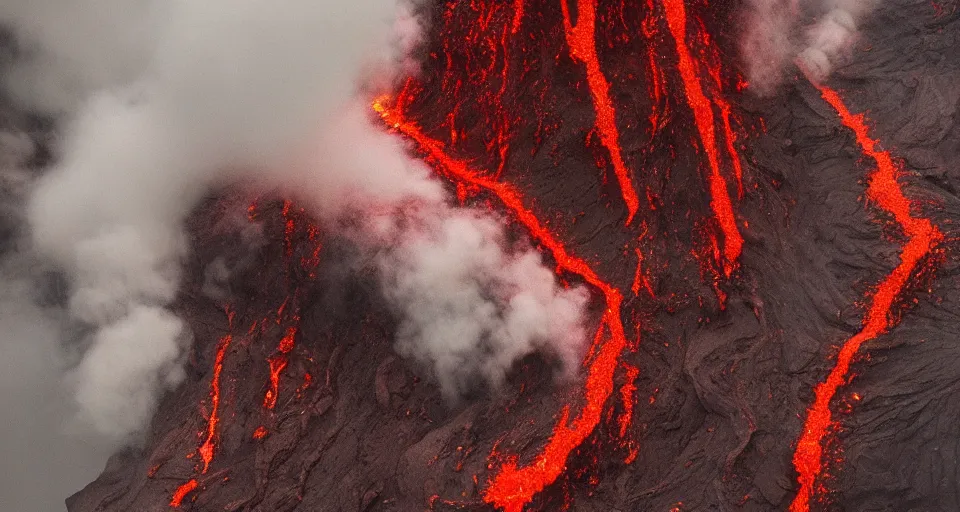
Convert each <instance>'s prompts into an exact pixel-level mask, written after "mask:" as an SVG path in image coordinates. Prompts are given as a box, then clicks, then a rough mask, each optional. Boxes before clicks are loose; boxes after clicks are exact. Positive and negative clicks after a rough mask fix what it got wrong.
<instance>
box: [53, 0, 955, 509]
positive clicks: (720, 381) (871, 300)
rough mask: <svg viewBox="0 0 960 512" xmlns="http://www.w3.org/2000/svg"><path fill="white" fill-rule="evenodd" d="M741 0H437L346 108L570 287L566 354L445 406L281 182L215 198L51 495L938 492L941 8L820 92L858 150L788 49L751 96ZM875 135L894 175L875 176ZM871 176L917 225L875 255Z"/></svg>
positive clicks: (526, 496)
mask: <svg viewBox="0 0 960 512" xmlns="http://www.w3.org/2000/svg"><path fill="white" fill-rule="evenodd" d="M737 12H738V11H736V9H735V7H734V6H722V5H719V4H718V5H704V4H703V3H690V4H688V5H686V6H685V5H684V4H683V3H681V2H680V1H679V0H667V1H663V2H650V3H639V2H619V1H612V0H610V1H606V0H605V1H597V2H594V1H591V0H580V1H577V2H574V1H572V0H571V1H569V2H567V4H564V3H563V2H562V1H554V0H536V1H532V0H526V1H525V0H516V1H514V2H494V1H492V0H488V1H483V0H476V1H473V2H457V1H446V2H437V5H436V6H435V9H434V10H433V13H432V15H433V23H432V27H433V28H432V31H431V34H430V37H429V38H428V41H427V43H426V47H425V48H424V49H423V59H422V67H423V70H422V74H421V75H420V76H418V77H417V78H412V79H410V80H407V81H406V82H404V83H400V84H398V86H397V90H396V92H395V94H393V95H391V96H390V97H385V98H380V99H378V100H377V101H376V102H375V104H374V105H373V107H374V108H372V109H371V116H374V117H375V116H377V115H378V114H379V115H380V117H381V118H382V120H383V121H384V130H390V131H393V132H395V134H396V136H397V137H402V138H405V139H407V140H408V141H409V143H410V151H411V154H413V155H416V156H418V157H422V158H424V159H425V160H426V161H427V162H428V163H429V164H431V166H433V167H434V168H435V170H436V171H437V173H438V174H440V175H441V176H443V177H444V178H446V179H447V180H448V181H449V183H450V187H451V188H452V189H455V190H456V191H457V194H458V196H459V199H460V201H462V202H465V203H469V204H476V205H483V206H485V207H487V208H490V209H492V210H494V211H497V212H501V213H502V214H503V216H504V218H505V219H506V221H508V222H510V223H511V225H512V226H514V228H515V233H516V235H517V236H518V237H523V236H527V237H529V238H530V239H531V241H532V243H533V244H534V245H536V246H537V247H539V248H540V249H541V250H542V252H543V254H544V256H545V258H546V259H547V260H548V261H552V262H553V263H555V264H556V267H557V272H558V275H559V276H560V277H561V278H562V279H564V280H566V281H568V282H570V283H586V284H587V285H588V286H590V287H591V288H592V289H593V290H594V292H595V293H594V294H593V304H594V305H595V308H594V313H595V314H594V315H593V321H594V322H595V327H596V329H597V336H596V340H595V342H594V345H593V346H592V348H591V349H590V352H589V353H588V355H587V357H586V358H585V361H584V367H583V370H582V372H581V376H580V378H579V379H578V380H576V381H575V382H570V383H557V382H555V379H554V378H553V376H552V372H551V366H552V362H551V361H550V360H549V359H548V358H544V357H539V356H534V357H529V358H527V359H525V360H524V361H522V362H521V363H520V364H518V365H517V366H516V368H515V371H514V372H513V373H512V374H511V376H510V379H509V385H508V386H506V387H505V389H503V390H501V391H500V392H498V393H490V392H486V391H478V392H477V393H476V394H475V395H474V396H470V397H466V398H465V399H464V400H463V401H462V402H461V403H459V404H457V405H454V406H451V405H448V404H445V403H444V402H443V400H442V399H441V396H440V393H439V391H438V389H437V387H436V386H435V385H434V384H433V383H432V382H431V380H430V379H429V378H428V377H427V373H425V372H424V371H423V370H422V369H421V368H418V367H416V366H415V365H413V364H412V363H411V362H409V361H406V360H404V359H401V358H399V357H398V356H396V355H395V353H394V352H393V349H392V339H393V334H394V330H395V328H396V319H395V318H394V317H393V315H392V313H391V311H390V310H389V308H387V307H386V305H385V304H383V302H382V299H379V298H378V293H377V284H376V282H375V280H374V279H373V277H372V272H371V267H372V265H371V264H367V263H364V262H362V261H360V262H358V261H357V260H356V257H355V254H353V252H352V250H351V248H350V246H349V244H347V243H345V242H344V241H342V240H340V239H338V238H337V237H336V236H335V234H332V233H331V234H325V233H323V232H322V231H321V230H320V229H319V228H317V227H315V226H313V225H312V224H311V222H310V219H308V218H307V217H306V216H305V215H304V213H303V212H302V211H301V210H300V209H299V208H298V207H297V206H296V205H295V204H290V203H285V202H283V201H282V200H279V199H278V200H271V199H269V198H261V199H258V200H255V201H254V200H253V199H251V198H248V197H246V196H244V195H243V194H242V193H237V194H235V195H231V194H224V195H223V196H221V197H217V198H211V199H210V200H209V201H207V202H206V203H205V204H204V205H203V206H202V207H201V208H199V209H198V210H197V211H196V213H195V215H193V217H192V219H191V221H190V230H191V233H192V234H193V237H194V239H195V247H196V248H197V249H196V250H195V251H194V256H193V258H194V260H193V261H192V263H191V267H190V268H191V271H190V274H191V276H192V278H191V279H189V280H188V281H189V282H188V284H187V286H186V287H185V289H184V291H183V292H182V294H181V297H180V299H179V301H178V306H177V310H178V313H180V314H181V315H183V316H184V317H185V318H188V319H190V321H191V327H192V329H193V331H194V333H195V344H194V348H193V353H192V358H191V364H190V375H189V377H188V379H187V382H186V383H185V384H184V385H182V386H181V387H180V388H179V389H178V390H177V391H176V392H172V393H169V394H168V395H167V396H166V397H165V398H164V399H163V401H162V403H161V405H160V408H159V411H158V412H157V414H156V416H155V418H154V421H153V425H152V428H151V430H150V432H149V434H148V437H147V440H146V442H145V444H144V446H143V447H142V448H139V449H131V450H128V451H125V452H123V453H119V454H117V455H116V456H114V457H113V458H112V459H111V461H110V462H109V464H108V466H107V468H106V469H105V471H104V473H103V475H102V476H101V477H100V478H99V479H98V480H96V481H95V482H93V483H91V484H90V485H89V486H88V487H87V488H85V489H84V490H82V491H81V492H79V493H77V494H76V495H74V496H72V497H71V498H70V499H68V501H67V505H68V509H69V510H70V511H71V512H87V511H106V510H109V511H128V510H137V511H141V510H142V511H149V510H168V509H170V508H173V507H178V508H180V509H183V510H196V511H213V510H231V511H238V510H251V511H253V510H264V511H291V510H310V511H354V510H357V511H408V510H428V509H432V510H478V511H479V510H491V509H496V508H500V509H504V510H508V511H520V510H562V509H569V510H578V511H579V510H582V511H591V510H597V511H610V510H638V511H639V510H730V509H738V510H784V509H787V508H788V507H791V506H792V507H793V509H794V510H808V509H813V510H956V509H958V508H960V495H958V485H960V484H958V480H957V478H956V474H957V471H958V468H957V457H956V454H957V451H958V450H960V446H958V442H957V439H958V438H957V436H956V432H955V428H954V425H956V423H957V420H958V418H960V399H958V398H957V396H958V395H957V394H956V393H955V389H956V386H957V385H958V382H960V364H957V361H958V360H960V348H958V347H957V345H956V344H955V339H956V336H955V335H956V333H957V327H956V321H957V313H958V309H957V308H958V304H960V302H958V301H960V295H958V292H957V290H958V289H960V286H958V284H960V279H958V269H957V266H956V263H955V261H956V259H955V258H954V257H953V254H954V253H953V252H952V251H953V248H954V246H955V244H954V240H955V236H954V230H955V224H954V222H953V221H954V219H956V218H957V217H958V214H960V200H958V196H957V188H956V187H957V180H958V179H960V174H958V171H957V169H956V167H955V165H954V163H953V160H954V158H955V156H956V155H957V154H958V153H960V147H958V144H960V130H958V129H957V127H956V125H955V122H954V112H955V111H956V108H957V102H958V99H960V85H958V84H960V41H958V40H957V37H956V34H957V33H960V32H958V28H960V13H958V11H957V9H956V6H955V5H953V4H949V5H947V4H934V5H931V4H930V3H928V2H917V1H913V0H895V1H891V2H886V3H884V4H882V5H879V6H878V9H877V10H876V11H875V12H874V13H873V15H872V17H871V18H870V19H869V20H868V21H867V22H866V25H865V26H864V27H862V38H861V40H860V41H859V43H858V45H857V46H856V48H855V50H854V52H853V54H852V57H851V60H850V63H849V64H848V65H846V66H844V67H842V68H840V69H838V70H837V71H836V72H835V73H834V75H833V77H832V78H831V79H830V80H829V81H828V82H827V83H826V84H824V88H823V91H826V92H827V93H829V91H838V94H839V96H837V97H838V98H839V99H840V101H842V102H843V105H844V108H846V109H848V110H849V112H850V113H851V114H857V113H864V112H866V113H867V118H866V121H865V123H866V125H867V130H866V131H867V132H868V133H867V135H869V137H872V138H873V139H875V140H877V141H879V143H878V144H877V145H876V147H873V148H868V147H865V145H864V140H863V139H862V138H860V139H858V137H856V136H855V130H854V129H853V128H855V126H856V125H855V124H851V123H852V121H851V119H852V117H850V118H846V119H844V118H842V117H841V115H840V113H839V112H838V108H837V105H836V104H831V103H830V102H828V101H826V98H827V96H828V94H823V93H822V92H821V90H818V88H817V87H815V86H814V85H812V84H810V83H809V82H807V81H806V80H805V79H804V78H803V77H802V75H800V74H799V73H797V74H796V75H795V76H793V77H791V78H790V80H788V81H787V83H786V85H784V86H783V87H782V88H781V89H780V90H779V91H778V93H777V94H776V95H775V96H773V97H769V98H766V99H758V98H757V97H755V96H753V95H752V94H751V93H750V88H749V86H748V85H747V84H745V83H744V82H743V80H742V78H740V75H739V73H738V68H739V64H738V62H739V60H738V59H739V57H738V53H737V51H736V48H737V41H736V38H737V36H738V34H737V30H736V29H735V28H736V27H737V22H738V19H739V18H738V14H737ZM826 87H829V89H827V88H826ZM374 110H376V112H375V111H374ZM883 151H889V152H890V153H889V155H891V156H892V158H893V160H892V162H893V163H894V164H895V165H896V166H897V167H896V169H894V170H895V173H894V177H895V179H894V180H893V184H892V185H891V184H890V183H889V182H885V183H886V185H884V187H881V188H883V190H880V191H879V192H877V191H876V190H875V189H872V188H870V187H871V183H881V181H882V180H881V176H880V175H879V174H878V173H877V171H876V169H877V168H878V166H879V167H882V165H880V163H879V159H880V158H883V157H878V156H877V155H879V154H886V153H883ZM877 186H878V187H879V186H880V185H877ZM896 193H900V194H902V195H901V196H897V197H903V198H904V199H903V200H899V199H898V200H896V201H892V202H893V203H896V204H899V205H901V206H902V205H903V204H906V208H907V209H906V211H907V212H908V217H910V218H913V219H919V220H918V222H920V220H923V219H925V220H928V221H929V222H930V226H931V227H932V229H934V230H935V233H936V235H937V236H933V235H932V234H933V233H934V231H927V232H926V234H927V235H930V238H929V240H927V243H925V244H923V247H921V248H920V249H919V250H918V257H917V261H916V264H915V265H912V266H911V267H910V268H908V269H905V271H906V274H905V275H903V276H900V277H902V279H900V278H897V279H900V281H897V280H896V279H894V278H895V277H897V275H895V274H896V272H895V269H897V268H898V265H901V264H902V263H903V261H905V256H904V254H905V251H906V250H907V249H905V248H906V247H907V245H908V244H909V243H910V239H911V236H910V235H911V233H910V232H909V230H908V229H907V230H905V225H904V223H903V222H902V219H901V218H900V217H898V216H896V215H895V214H894V212H893V211H892V210H891V208H890V207H889V204H890V201H887V202H886V203H885V202H884V199H883V198H884V197H887V198H889V197H893V196H896ZM884 194H887V195H886V196H885V195H884ZM891 194H893V196H891ZM904 201H906V203H904ZM238 215H239V216H247V218H246V219H244V220H243V222H241V223H239V224H238V223H237V222H235V221H233V220H231V219H235V218H236V217H237V216H238ZM244 222H249V224H250V225H251V226H254V227H256V228H257V229H260V230H262V236H260V237H259V238H258V239H259V240H261V242H260V243H259V244H251V243H249V240H248V239H247V238H245V237H244V235H243V231H244V230H243V229H241V228H238V227H237V226H239V225H241V224H243V223H244ZM225 226H227V227H225ZM741 241H742V245H741ZM218 258H219V261H220V262H222V263H223V265H224V266H225V267H226V268H228V269H229V270H230V272H228V273H226V274H224V275H228V276H229V277H228V278H226V279H223V280H221V282H218V283H213V285H215V286H212V283H211V273H210V271H209V268H210V264H211V262H213V261H215V260H217V259H218ZM901 267H902V265H901ZM891 276H893V277H891ZM212 288H216V293H211V289H212ZM884 290H886V292H884ZM881 292H884V293H887V292H889V293H892V296H893V299H894V300H893V301H892V304H890V305H889V307H884V306H883V304H882V302H883V297H884V295H883V294H882V293H881ZM889 293H888V294H889ZM213 297H216V298H213ZM874 307H876V308H879V313H877V314H879V315H881V317H880V318H881V320H882V321H881V322H880V324H881V325H882V329H880V330H881V331H885V332H881V333H875V334H877V335H875V336H870V337H869V339H866V340H865V341H864V344H863V346H862V347H860V349H859V350H858V351H856V353H855V354H853V356H852V366H851V367H850V369H849V371H845V372H841V374H840V376H839V379H840V384H841V385H840V386H839V388H838V390H837V391H836V393H835V394H833V395H832V396H829V397H827V400H826V404H827V408H826V409H825V411H826V412H832V415H830V416H829V417H828V418H827V419H826V420H824V421H825V422H826V423H825V424H824V425H822V427H823V428H822V429H820V430H822V435H816V436H814V438H813V443H812V444H810V443H808V444H806V445H804V444H803V443H802V442H799V441H800V439H801V434H802V433H803V432H807V431H811V432H812V431H815V430H817V429H813V430H810V429H811V428H812V427H811V425H812V423H811V422H813V423H815V422H816V419H817V418H821V419H822V417H823V416H822V414H821V415H820V416H818V415H817V414H815V413H813V412H810V411H811V409H810V408H811V407H812V405H813V404H814V396H815V388H816V386H817V385H818V384H819V383H821V382H824V381H826V380H827V379H828V375H829V374H830V373H831V371H832V370H833V369H834V367H835V365H836V364H837V361H838V352H839V348H840V347H841V346H842V345H844V344H845V343H847V342H848V340H850V339H852V338H854V337H855V335H856V334H857V333H858V332H860V331H861V330H864V325H865V324H866V323H868V322H867V320H866V318H867V316H868V313H869V312H870V311H871V308H874ZM816 389H821V388H816ZM818 392H819V391H818ZM823 412H824V411H820V413H823ZM811 418H813V419H811ZM813 426H815V425H813ZM798 444H799V445H800V447H801V448H798ZM804 446H805V447H806V448H803V447H804ZM813 448H816V449H813ZM805 449H806V450H807V451H804V450H805ZM810 450H812V451H810ZM821 451H822V453H821ZM795 452H796V453H795ZM810 453H814V455H815V456H813V457H812V458H811V456H810V455H809V454H810ZM798 471H801V473H803V472H804V471H805V472H806V473H804V474H802V475H798ZM803 478H806V479H807V481H808V482H809V483H808V491H809V495H808V496H806V499H803V496H804V494H803V493H804V492H805V491H804V490H803V488H802V487H801V483H800V481H801V479H803Z"/></svg>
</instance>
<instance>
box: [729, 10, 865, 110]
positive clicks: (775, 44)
mask: <svg viewBox="0 0 960 512" xmlns="http://www.w3.org/2000/svg"><path fill="white" fill-rule="evenodd" d="M874 5H875V1H874V0H836V1H830V2H826V1H813V2H811V1H803V0H749V1H748V2H747V4H746V7H745V13H744V18H745V22H746V23H745V26H746V27H747V28H746V30H745V32H744V34H743V39H742V41H741V52H742V55H743V58H744V61H745V64H746V66H745V68H746V72H747V78H748V79H749V81H750V84H751V86H752V88H753V89H754V90H755V91H757V92H759V93H761V94H768V93H770V92H772V91H773V89H774V88H776V86H777V85H779V84H780V81H781V80H782V79H783V72H784V70H785V69H786V68H787V66H789V65H791V63H793V62H795V63H796V64H797V65H799V66H800V67H802V68H803V70H804V71H805V72H806V74H807V75H808V76H809V77H810V78H811V79H812V80H814V81H818V82H819V81H822V80H825V79H826V78H827V77H828V76H830V73H832V72H833V68H834V67H836V66H837V65H838V64H840V63H842V62H844V61H845V60H846V59H847V58H848V57H849V53H850V51H851V46H852V45H853V43H854V41H855V40H856V37H857V23H858V21H859V20H860V19H861V18H862V17H863V16H866V15H867V14H869V12H870V11H871V10H873V7H874Z"/></svg>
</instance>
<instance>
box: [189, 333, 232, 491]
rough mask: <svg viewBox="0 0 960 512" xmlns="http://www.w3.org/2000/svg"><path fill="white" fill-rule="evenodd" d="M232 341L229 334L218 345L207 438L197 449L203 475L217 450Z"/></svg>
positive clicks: (212, 381)
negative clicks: (225, 369)
mask: <svg viewBox="0 0 960 512" xmlns="http://www.w3.org/2000/svg"><path fill="white" fill-rule="evenodd" d="M231 341H233V336H232V335H230V334H227V335H226V336H224V337H222V338H220V343H218V344H217V358H216V361H214V363H213V379H211V381H210V417H209V418H208V419H207V436H206V439H204V441H203V444H201V445H200V448H198V449H197V452H199V453H200V458H201V459H202V460H203V471H202V473H206V472H207V470H208V469H210V463H211V462H212V461H213V452H214V450H215V449H216V438H217V425H218V424H219V423H220V372H221V371H222V370H223V358H224V357H225V356H226V353H227V349H228V348H230V342H231Z"/></svg>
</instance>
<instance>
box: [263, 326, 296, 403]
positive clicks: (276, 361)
mask: <svg viewBox="0 0 960 512" xmlns="http://www.w3.org/2000/svg"><path fill="white" fill-rule="evenodd" d="M296 335H297V328H296V327H289V328H287V332H286V334H285V335H284V336H283V338H282V339H281V340H280V343H279V345H277V353H276V354H274V355H273V356H271V357H270V358H269V359H267V362H268V363H269V364H270V388H269V389H267V392H266V395H265V396H264V397H263V406H264V407H265V408H267V409H273V408H274V407H276V405H277V398H278V396H279V393H280V391H279V390H280V373H282V372H283V370H284V369H285V368H286V367H287V363H288V358H287V355H288V354H290V352H292V351H293V347H294V339H295V337H296Z"/></svg>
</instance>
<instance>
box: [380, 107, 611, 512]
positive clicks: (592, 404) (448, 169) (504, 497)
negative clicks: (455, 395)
mask: <svg viewBox="0 0 960 512" xmlns="http://www.w3.org/2000/svg"><path fill="white" fill-rule="evenodd" d="M388 100H389V99H388V98H379V99H377V100H376V101H374V103H373V108H374V110H376V111H377V113H379V114H380V116H381V118H382V119H383V121H384V122H385V123H386V124H387V125H388V126H390V127H392V128H393V129H395V130H397V131H399V132H400V133H402V134H404V135H406V136H407V137H409V138H410V139H412V140H413V141H415V142H416V143H417V144H418V145H419V146H420V149H421V150H422V151H423V152H424V153H426V155H427V160H428V161H431V162H432V163H434V164H435V166H436V167H437V170H438V172H440V173H442V174H444V175H446V176H447V177H449V178H450V179H451V180H453V181H457V182H462V183H466V184H467V185H469V186H471V187H476V188H480V189H483V190H486V191H488V192H491V193H493V194H494V195H496V196H497V198H499V199H500V201H501V202H502V203H503V204H504V205H505V206H506V207H507V208H508V209H509V210H510V211H512V212H513V214H514V216H515V217H516V218H517V220H518V221H519V222H520V223H521V224H523V225H524V226H525V227H526V228H527V230H528V231H529V232H530V235H531V236H532V237H533V238H534V239H536V240H537V241H538V242H539V243H540V244H541V245H542V246H543V247H545V248H546V249H548V250H549V251H550V252H551V253H552V254H553V257H554V259H555V260H556V262H557V267H558V268H559V269H561V270H564V271H567V272H570V273H573V274H576V275H579V276H580V277H581V278H583V280H584V281H586V282H587V283H589V284H591V285H592V286H594V287H596V288H597V289H598V290H600V291H601V293H603V296H604V299H605V300H606V304H607V309H606V312H605V313H604V315H603V319H602V321H601V323H600V326H599V328H598V336H597V337H596V338H595V339H594V344H593V346H592V347H591V348H590V352H591V354H592V355H591V359H590V362H589V368H588V370H587V376H586V380H585V382H584V402H585V405H584V406H583V408H582V409H581V410H580V412H579V415H578V416H577V417H576V418H574V419H573V421H572V423H571V422H569V419H570V407H569V406H566V407H564V408H563V410H562V411H561V413H560V420H559V421H558V422H557V424H556V426H555V427H554V430H553V434H552V435H551V437H550V439H549V441H547V444H546V446H544V447H543V449H542V450H541V451H540V453H539V454H537V455H536V457H535V458H534V460H533V461H532V462H531V463H530V464H527V465H525V466H522V467H520V466H518V465H517V463H516V461H509V462H507V463H505V464H503V466H502V467H501V469H500V471H499V472H498V473H497V474H496V475H495V476H494V477H493V478H492V479H491V480H490V481H489V485H488V486H487V489H486V490H485V491H484V495H483V499H484V501H486V502H487V503H491V504H493V505H495V506H497V507H500V508H502V509H504V510H505V511H506V512H520V511H521V510H523V506H524V505H526V504H527V503H529V502H530V501H531V500H532V499H533V497H534V496H535V495H536V494H537V493H539V492H540V491H542V490H543V489H544V488H546V487H547V486H548V485H550V484H551V483H553V482H554V481H556V479H557V478H558V477H559V476H560V475H561V474H563V472H564V470H565V469H566V463H567V459H568V458H569V456H570V453H571V452H572V451H573V450H574V449H576V448H577V447H578V446H579V445H580V444H581V443H582V442H583V441H584V440H585V439H586V438H587V437H588V436H589V435H590V434H591V433H592V432H593V431H594V429H596V427H597V425H598V424H599V423H600V420H601V418H602V412H603V406H604V404H605V403H606V401H607V399H608V398H609V397H610V396H611V395H612V394H613V391H614V382H613V377H614V373H615V372H616V369H617V366H618V364H619V358H620V354H621V353H622V352H623V350H624V348H626V346H627V339H626V336H625V334H624V329H623V319H622V318H621V314H620V307H621V304H622V302H623V295H622V293H621V292H620V290H618V289H617V288H616V287H614V286H612V285H610V284H608V283H607V282H606V281H604V280H602V279H601V278H600V276H598V275H597V274H596V272H594V270H593V269H592V268H591V267H590V265H589V264H587V262H586V261H584V260H582V259H580V258H578V257H576V256H573V255H571V254H570V253H569V252H567V249H566V247H564V245H563V244H562V243H561V242H560V241H559V240H557V239H556V238H555V237H554V236H553V234H552V233H551V232H550V231H549V230H548V229H546V227H545V226H544V225H543V224H542V223H541V222H540V219H538V218H537V216H536V215H534V213H533V212H531V211H530V210H529V209H527V208H526V207H525V206H524V204H523V198H522V196H521V195H520V193H519V192H518V191H517V190H515V189H514V188H513V187H512V186H511V185H510V184H507V183H503V182H498V181H494V180H491V179H489V178H485V177H484V176H483V175H482V174H480V173H478V172H477V171H475V170H473V169H471V168H470V167H469V165H467V163H466V162H464V161H462V160H458V159H455V158H453V157H451V156H449V155H447V154H446V153H445V152H444V150H443V144H442V143H441V142H439V141H437V140H435V139H433V138H431V137H430V136H428V135H427V134H425V133H424V132H423V130H421V129H420V127H419V126H418V125H417V124H416V123H414V122H412V121H408V120H406V119H405V118H404V116H403V112H401V111H399V110H398V109H396V108H395V107H390V106H388ZM604 329H607V330H609V337H607V339H606V340H604V337H603V336H601V335H600V334H601V331H602V330H604Z"/></svg>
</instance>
